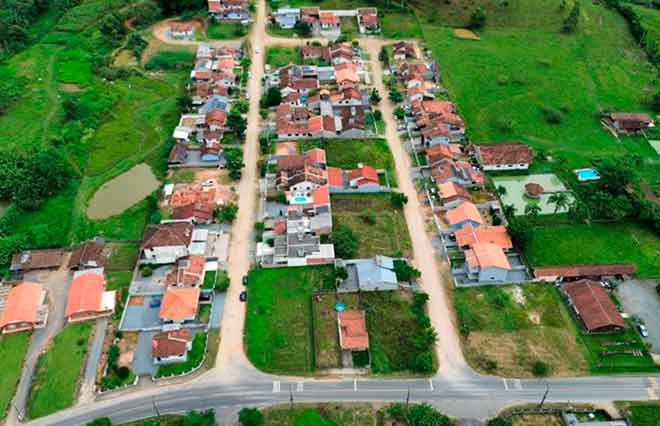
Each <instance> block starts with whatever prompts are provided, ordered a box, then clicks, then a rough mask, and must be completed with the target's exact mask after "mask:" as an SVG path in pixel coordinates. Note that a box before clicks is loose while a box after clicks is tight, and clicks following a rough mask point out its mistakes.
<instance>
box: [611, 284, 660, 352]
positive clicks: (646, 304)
mask: <svg viewBox="0 0 660 426" xmlns="http://www.w3.org/2000/svg"><path fill="white" fill-rule="evenodd" d="M655 286H656V282H655V280H629V281H625V282H624V283H623V284H621V285H620V286H619V288H618V289H617V292H618V295H619V300H620V301H621V304H622V305H623V308H624V309H625V311H626V313H627V314H629V315H637V316H638V317H640V318H641V319H643V320H644V322H645V323H646V327H647V328H648V329H649V337H647V338H646V340H647V341H648V342H649V343H651V344H652V345H653V352H655V353H660V295H658V293H656V291H655Z"/></svg>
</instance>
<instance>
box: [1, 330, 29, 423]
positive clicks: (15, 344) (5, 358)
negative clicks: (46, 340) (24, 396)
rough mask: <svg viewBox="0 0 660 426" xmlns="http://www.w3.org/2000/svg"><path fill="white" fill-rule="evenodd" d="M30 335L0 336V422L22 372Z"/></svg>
mask: <svg viewBox="0 0 660 426" xmlns="http://www.w3.org/2000/svg"><path fill="white" fill-rule="evenodd" d="M30 336H32V334H31V333H14V334H6V335H3V336H0V359H2V366H3V368H2V371H0V420H1V419H3V418H4V417H5V414H6V413H7V410H8V409H9V404H10V402H11V400H12V398H13V397H14V390H16V385H18V381H19V380H20V378H21V372H22V371H23V358H25V354H26V352H27V349H28V346H29V345H30Z"/></svg>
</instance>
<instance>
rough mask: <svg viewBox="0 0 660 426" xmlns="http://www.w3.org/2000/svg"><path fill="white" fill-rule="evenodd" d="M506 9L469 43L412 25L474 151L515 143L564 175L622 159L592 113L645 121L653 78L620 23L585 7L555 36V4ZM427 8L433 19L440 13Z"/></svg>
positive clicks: (443, 30)
mask: <svg viewBox="0 0 660 426" xmlns="http://www.w3.org/2000/svg"><path fill="white" fill-rule="evenodd" d="M488 3H490V2H488ZM509 3H513V2H509ZM515 3H516V5H511V9H504V10H502V11H499V12H497V11H494V12H493V13H491V14H490V17H489V18H487V26H486V29H485V30H484V31H482V32H481V33H480V36H481V40H480V41H476V42H475V41H471V40H459V39H457V38H455V37H454V36H453V34H452V29H451V28H447V27H443V26H441V25H443V24H446V23H447V22H451V21H446V20H443V19H440V17H439V18H438V19H437V20H436V21H434V23H429V22H428V20H427V21H424V20H422V22H423V30H424V38H425V40H426V42H427V45H428V46H429V47H430V48H431V50H432V51H433V53H434V56H435V58H436V59H437V60H438V61H439V63H440V67H441V69H442V70H443V84H444V85H445V86H446V87H447V89H448V90H449V94H450V96H451V97H452V98H453V100H454V101H455V102H456V103H457V105H458V110H459V112H460V113H461V114H462V115H463V117H464V118H465V121H466V127H467V129H468V133H469V136H470V137H471V138H472V140H473V141H476V142H495V141H501V140H510V139H520V140H522V141H524V142H527V143H529V144H531V145H532V147H533V148H534V149H536V150H544V151H546V152H548V153H551V154H553V155H555V156H562V157H565V158H566V160H567V165H568V167H571V168H573V167H579V166H585V165H588V164H589V163H590V161H591V160H592V159H593V158H595V157H599V156H600V157H602V156H607V155H621V154H623V153H625V152H626V148H625V145H622V144H620V143H618V142H617V141H616V140H615V139H614V138H613V137H612V136H611V135H610V134H609V133H608V132H607V131H605V130H604V129H603V128H602V127H601V125H600V123H599V117H598V113H599V108H613V109H617V110H623V111H646V110H647V106H646V103H645V102H646V99H647V97H648V94H650V93H651V91H652V90H653V85H652V81H653V79H654V78H655V75H656V70H655V69H654V68H653V66H652V65H651V64H650V63H649V62H648V61H647V59H646V57H645V54H644V53H643V51H642V50H641V49H640V48H639V47H638V46H637V44H636V42H635V41H634V40H633V38H632V36H631V35H630V33H629V31H628V29H627V27H626V23H625V21H624V20H623V18H621V17H620V16H619V15H618V14H617V13H616V12H614V11H612V10H609V9H606V8H605V7H604V6H602V5H599V4H592V2H586V3H584V4H583V5H582V9H581V10H582V14H581V20H580V27H579V28H580V30H579V32H578V33H577V34H575V35H563V34H560V33H559V26H560V22H561V19H562V16H563V15H562V13H560V12H559V9H558V6H559V3H560V1H559V0H556V1H553V0H543V1H542V2H540V3H541V4H539V2H538V1H530V0H524V1H521V2H515ZM429 7H430V6H429ZM435 8H436V9H438V14H440V16H442V15H441V13H443V11H445V9H449V8H450V7H449V6H444V5H438V6H437V7H435ZM457 9H458V8H457ZM468 14H469V11H468ZM435 22H437V23H435ZM441 23H442V24H441ZM509 24H510V25H509ZM474 69H479V70H480V72H478V73H474V72H472V71H473V70H474ZM576 93H579V94H580V95H579V96H575V94H576ZM544 108H553V109H555V110H558V111H560V113H561V117H562V118H561V123H560V124H556V125H553V124H549V123H548V122H547V121H546V120H545V118H544V115H543V109H544Z"/></svg>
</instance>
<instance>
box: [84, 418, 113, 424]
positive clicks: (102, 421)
mask: <svg viewBox="0 0 660 426" xmlns="http://www.w3.org/2000/svg"><path fill="white" fill-rule="evenodd" d="M87 426H112V421H111V420H110V419H109V418H108V417H98V418H96V419H94V420H92V421H91V422H88V423H87Z"/></svg>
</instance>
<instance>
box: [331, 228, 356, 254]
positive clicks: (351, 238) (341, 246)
mask: <svg viewBox="0 0 660 426" xmlns="http://www.w3.org/2000/svg"><path fill="white" fill-rule="evenodd" d="M332 242H333V244H334V245H335V254H336V255H337V257H338V258H340V259H352V258H354V257H355V255H356V253H357V249H358V245H359V240H358V237H357V235H355V233H354V232H353V230H352V229H351V228H350V227H348V226H346V225H339V226H338V227H337V229H335V230H334V231H332Z"/></svg>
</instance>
